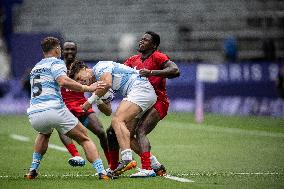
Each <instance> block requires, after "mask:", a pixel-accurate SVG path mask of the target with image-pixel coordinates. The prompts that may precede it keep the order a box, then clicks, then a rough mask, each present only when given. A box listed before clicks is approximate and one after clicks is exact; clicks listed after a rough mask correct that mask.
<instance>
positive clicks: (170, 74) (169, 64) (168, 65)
mask: <svg viewBox="0 0 284 189" xmlns="http://www.w3.org/2000/svg"><path fill="white" fill-rule="evenodd" d="M139 74H140V75H141V76H144V77H149V76H158V77H165V78H169V79H171V78H175V77H179V76H180V71H179V68H178V66H177V65H176V64H175V63H174V62H173V61H171V60H167V61H166V62H165V63H164V64H163V67H162V69H161V70H148V69H141V70H140V71H139Z"/></svg>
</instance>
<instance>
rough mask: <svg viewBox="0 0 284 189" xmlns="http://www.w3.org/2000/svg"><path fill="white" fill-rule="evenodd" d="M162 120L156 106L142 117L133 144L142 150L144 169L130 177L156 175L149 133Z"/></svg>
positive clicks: (141, 156)
mask: <svg viewBox="0 0 284 189" xmlns="http://www.w3.org/2000/svg"><path fill="white" fill-rule="evenodd" d="M159 121H160V115H159V113H158V112H157V111H156V109H155V108H151V109H149V110H148V111H147V112H146V113H145V114H144V115H143V117H142V118H141V119H140V121H139V124H138V126H137V128H136V139H137V140H136V141H135V139H133V140H132V142H133V143H132V146H133V147H134V148H137V149H139V150H140V153H139V154H138V155H140V158H141V165H142V169H141V170H140V171H138V172H137V173H135V174H132V175H131V176H130V177H132V178H136V177H149V176H155V175H156V174H155V172H154V170H153V168H152V166H151V153H150V150H151V146H150V141H149V139H148V138H147V136H146V135H147V134H149V133H150V132H151V131H152V130H153V129H154V128H155V127H156V125H157V123H158V122H159ZM137 144H138V145H139V147H137V146H136V147H135V145H137Z"/></svg>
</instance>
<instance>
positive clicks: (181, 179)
mask: <svg viewBox="0 0 284 189" xmlns="http://www.w3.org/2000/svg"><path fill="white" fill-rule="evenodd" d="M164 177H165V178H167V179H171V180H175V181H178V182H194V181H193V180H191V179H187V178H180V177H176V176H172V175H165V176H164Z"/></svg>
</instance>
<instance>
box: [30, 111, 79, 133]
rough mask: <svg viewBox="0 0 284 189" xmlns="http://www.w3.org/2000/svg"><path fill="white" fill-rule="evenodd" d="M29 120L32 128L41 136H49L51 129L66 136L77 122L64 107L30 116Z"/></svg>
mask: <svg viewBox="0 0 284 189" xmlns="http://www.w3.org/2000/svg"><path fill="white" fill-rule="evenodd" d="M29 120H30V123H31V125H32V127H33V128H34V129H35V130H36V131H38V132H40V133H42V134H50V133H52V131H53V129H56V130H57V131H58V132H59V133H61V134H66V133H67V132H68V131H70V130H71V129H73V128H74V127H75V126H76V125H77V124H78V122H79V120H78V119H77V118H76V117H75V116H74V115H73V114H72V113H71V112H70V111H69V110H68V109H67V108H66V107H64V108H62V109H58V110H56V109H54V110H46V111H43V112H38V113H34V114H31V115H29Z"/></svg>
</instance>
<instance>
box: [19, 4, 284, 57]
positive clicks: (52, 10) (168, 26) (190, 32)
mask: <svg viewBox="0 0 284 189" xmlns="http://www.w3.org/2000/svg"><path fill="white" fill-rule="evenodd" d="M283 10H284V1H281V0H251V1H246V0H238V1H227V0H215V1H210V0H191V1H187V0H181V1H178V3H177V1H175V0H166V1H165V0H156V1H151V0H140V1H131V0H122V1H111V0H104V1H91V0H90V1H88V0H85V1H80V4H79V3H78V1H76V0H61V1H56V0H49V1H38V0H25V1H24V2H23V4H22V5H20V6H18V7H17V8H16V11H14V17H15V20H14V31H15V32H60V33H61V34H62V35H63V37H64V38H65V39H69V40H75V41H77V42H78V46H79V53H78V54H79V57H80V58H82V59H84V60H94V59H112V60H116V59H117V58H118V56H119V49H118V44H119V40H120V37H121V36H122V35H123V34H125V33H132V34H134V35H135V36H136V37H140V35H141V34H142V33H143V32H145V31H146V30H153V31H156V32H158V33H160V34H161V36H162V45H161V48H162V49H161V50H163V51H164V52H165V53H167V54H169V55H170V56H171V57H172V58H173V59H174V60H189V61H199V60H202V61H209V62H221V61H223V60H224V54H223V42H224V40H225V39H226V38H228V37H230V36H233V37H235V38H236V39H237V46H238V60H261V59H262V58H263V57H264V56H265V55H264V52H263V43H264V41H266V40H267V39H269V40H270V41H272V42H273V44H274V46H275V57H276V58H278V59H283V58H284V45H283V44H284V32H283V30H284V24H283V23H284V11H283Z"/></svg>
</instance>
